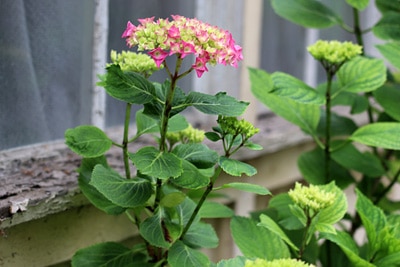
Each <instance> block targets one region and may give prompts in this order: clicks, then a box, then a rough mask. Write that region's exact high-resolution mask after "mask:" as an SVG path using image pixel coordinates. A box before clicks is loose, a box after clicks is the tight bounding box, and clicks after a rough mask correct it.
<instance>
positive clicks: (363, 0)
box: [346, 0, 369, 11]
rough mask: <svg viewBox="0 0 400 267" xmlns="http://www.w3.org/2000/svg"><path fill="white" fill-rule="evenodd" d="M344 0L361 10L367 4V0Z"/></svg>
mask: <svg viewBox="0 0 400 267" xmlns="http://www.w3.org/2000/svg"><path fill="white" fill-rule="evenodd" d="M346 2H347V3H348V4H349V5H351V6H352V7H354V8H357V9H358V10H360V11H361V10H363V9H364V8H366V7H367V6H368V4H369V0H346Z"/></svg>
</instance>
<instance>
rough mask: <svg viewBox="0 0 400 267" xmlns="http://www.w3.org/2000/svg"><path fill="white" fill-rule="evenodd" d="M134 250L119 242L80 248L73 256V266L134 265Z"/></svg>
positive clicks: (104, 266)
mask: <svg viewBox="0 0 400 267" xmlns="http://www.w3.org/2000/svg"><path fill="white" fill-rule="evenodd" d="M132 255H133V252H132V251H131V250H130V249H129V248H127V247H125V246H123V245H121V244H118V243H114V242H106V243H100V244H96V245H93V246H90V247H87V248H84V249H80V250H78V251H77V252H76V253H75V255H74V256H73V257H72V262H71V265H72V267H108V266H127V267H134V263H133V262H132Z"/></svg>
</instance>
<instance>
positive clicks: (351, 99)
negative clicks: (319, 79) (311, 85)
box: [317, 81, 369, 114]
mask: <svg viewBox="0 0 400 267" xmlns="http://www.w3.org/2000/svg"><path fill="white" fill-rule="evenodd" d="M317 90H318V92H319V93H320V94H323V95H326V90H327V83H326V82H324V83H321V84H319V85H318V86H317ZM331 100H332V102H331V104H332V107H333V106H343V105H344V106H349V107H351V110H350V113H351V114H359V113H362V112H364V111H366V110H367V109H368V107H369V102H368V98H367V97H366V96H365V95H363V94H357V93H352V92H345V91H343V90H341V88H340V85H339V82H337V81H333V82H332V84H331Z"/></svg>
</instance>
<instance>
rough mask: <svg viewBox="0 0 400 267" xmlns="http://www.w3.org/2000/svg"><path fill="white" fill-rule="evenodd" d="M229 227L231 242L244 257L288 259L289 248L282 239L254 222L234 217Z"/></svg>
mask: <svg viewBox="0 0 400 267" xmlns="http://www.w3.org/2000/svg"><path fill="white" fill-rule="evenodd" d="M230 227H231V233H232V237H233V240H234V241H235V243H236V245H237V246H238V247H239V249H240V251H241V252H242V253H243V255H244V256H246V257H248V258H262V259H268V260H273V259H280V258H289V257H290V251H289V248H288V247H287V246H286V244H285V243H284V242H283V241H282V239H281V238H279V237H278V236H277V235H276V234H274V233H272V232H270V231H268V230H267V229H266V228H264V227H259V226H257V223H256V221H253V220H252V219H249V218H245V217H239V216H234V217H233V218H232V219H231V224H230Z"/></svg>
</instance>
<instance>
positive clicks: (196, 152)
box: [172, 144, 218, 169]
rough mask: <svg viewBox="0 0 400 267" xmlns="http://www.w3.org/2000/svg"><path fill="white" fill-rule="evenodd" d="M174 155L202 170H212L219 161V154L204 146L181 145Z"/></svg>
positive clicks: (177, 147) (173, 151)
mask: <svg viewBox="0 0 400 267" xmlns="http://www.w3.org/2000/svg"><path fill="white" fill-rule="evenodd" d="M172 153H174V154H175V155H176V156H178V157H180V158H182V159H185V160H187V161H189V162H190V163H192V164H193V165H195V166H196V167H198V168H201V169H207V168H211V167H213V166H214V165H215V164H216V163H217V161H218V153H217V152H215V151H214V150H211V149H209V148H208V147H207V146H206V145H204V144H179V145H177V146H176V147H175V148H174V149H173V150H172Z"/></svg>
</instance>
